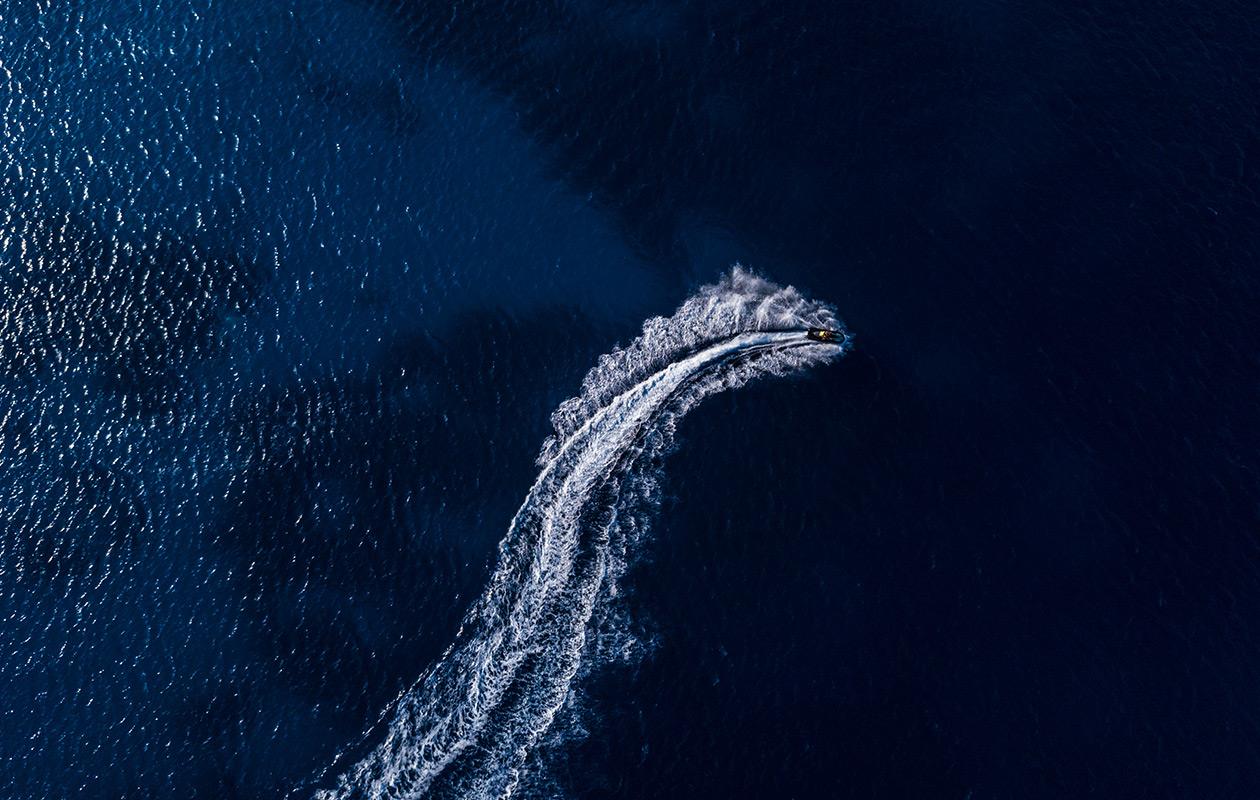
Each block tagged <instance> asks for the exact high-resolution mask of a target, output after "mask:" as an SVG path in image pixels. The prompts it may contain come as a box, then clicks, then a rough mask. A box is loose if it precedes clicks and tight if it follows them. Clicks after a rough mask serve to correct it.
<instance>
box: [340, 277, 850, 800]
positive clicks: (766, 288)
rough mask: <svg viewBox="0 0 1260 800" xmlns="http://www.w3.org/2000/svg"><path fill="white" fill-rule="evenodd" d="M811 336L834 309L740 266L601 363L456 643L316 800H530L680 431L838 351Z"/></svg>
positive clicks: (600, 646) (546, 454) (547, 449)
mask: <svg viewBox="0 0 1260 800" xmlns="http://www.w3.org/2000/svg"><path fill="white" fill-rule="evenodd" d="M809 328H828V329H834V330H840V329H841V325H840V323H839V321H838V320H837V319H836V317H835V314H834V312H833V311H832V309H830V308H829V307H827V306H825V305H823V304H820V303H817V302H814V301H810V300H807V299H806V298H804V297H803V296H801V295H800V294H799V293H798V292H797V291H796V290H795V289H793V288H791V287H786V288H784V287H779V286H776V285H774V284H772V283H769V282H768V281H765V280H764V279H762V278H759V277H757V276H755V275H753V274H751V273H749V272H747V271H745V270H743V269H742V268H740V267H735V268H734V270H732V272H731V273H730V274H728V275H726V276H725V277H723V279H722V280H721V281H719V282H718V283H717V284H714V285H712V286H706V287H704V288H702V289H701V290H700V291H699V292H698V293H697V294H696V295H694V296H692V297H691V298H689V299H688V300H687V301H686V302H685V303H683V305H682V306H680V307H679V309H678V310H677V311H676V312H675V313H674V315H673V316H671V317H667V318H665V317H658V318H655V319H651V320H648V321H647V322H646V323H645V324H644V326H643V334H642V335H641V336H640V337H639V338H638V339H636V340H635V341H634V342H633V343H632V344H630V345H629V346H628V347H626V348H624V349H618V350H614V351H613V352H612V353H610V354H608V355H605V356H603V357H601V358H600V360H599V364H598V365H597V366H596V367H595V368H594V369H592V370H591V371H590V373H588V374H587V376H586V379H585V380H584V381H583V384H582V392H581V394H580V395H579V396H578V397H575V398H573V399H571V400H568V401H566V402H564V403H563V404H561V406H560V407H559V408H558V409H557V410H556V412H555V413H554V414H553V415H552V423H553V425H554V427H555V434H554V435H553V436H551V437H549V438H548V439H547V441H546V443H545V444H544V445H543V448H542V451H541V453H540V455H539V458H538V464H539V467H540V472H539V474H538V478H537V480H536V481H535V482H534V485H533V488H531V489H530V491H529V495H528V496H527V497H526V498H525V502H524V503H523V504H522V505H521V508H520V510H519V511H517V513H516V517H515V518H514V519H513V520H512V524H511V526H510V527H509V528H508V532H507V535H506V536H505V537H504V538H503V541H502V542H501V543H500V545H499V563H498V566H497V568H496V570H495V573H494V575H493V577H492V578H491V580H490V583H489V586H488V587H487V588H486V590H485V593H484V594H483V595H482V596H481V598H480V599H479V600H478V601H477V602H476V603H475V604H474V605H473V607H472V608H471V609H470V610H469V612H468V614H467V616H466V618H465V620H464V623H463V625H462V627H461V628H460V631H459V633H458V634H457V636H456V638H455V641H454V643H452V644H451V646H450V647H449V648H448V649H447V651H446V652H445V653H444V654H443V656H442V657H441V658H440V659H439V660H438V662H437V663H436V664H435V665H434V666H433V667H432V668H430V670H429V671H428V673H426V674H425V675H424V676H423V677H422V678H421V679H420V680H419V681H418V682H417V683H416V684H415V686H414V687H413V688H412V689H411V690H410V691H408V692H407V693H405V694H404V695H403V696H402V697H401V698H399V700H398V701H397V703H396V704H395V705H394V706H393V708H392V718H391V719H390V722H389V725H388V730H387V731H386V732H385V738H384V741H382V742H381V743H380V744H379V745H377V746H376V748H375V749H374V750H373V751H372V752H370V753H369V754H368V755H367V756H366V757H364V758H363V759H362V760H361V761H360V762H358V763H357V764H355V765H353V766H352V767H350V768H349V769H348V770H346V771H345V772H344V773H343V774H341V775H340V777H339V778H338V779H337V782H336V785H335V786H334V787H333V788H331V789H327V790H324V791H321V792H319V793H318V794H317V798H318V800H343V799H344V800H348V799H349V798H373V800H375V799H376V798H417V797H424V796H442V797H467V798H498V797H510V796H513V795H514V794H518V795H519V794H522V793H524V791H523V789H522V787H523V786H528V785H529V783H530V782H531V781H536V780H537V776H530V775H528V774H527V773H528V772H529V770H530V769H531V765H532V763H533V762H531V760H530V759H531V755H533V754H534V751H535V750H536V749H537V748H538V746H539V745H540V743H541V742H542V740H543V739H544V737H546V736H547V735H548V734H554V733H555V726H556V721H557V719H558V717H560V716H561V715H563V714H564V713H565V711H566V707H567V705H568V703H569V700H570V698H571V693H572V692H573V691H574V690H575V684H576V683H578V682H580V681H577V680H576V679H578V678H580V677H581V676H582V675H584V674H586V672H587V671H589V670H590V669H591V668H592V667H595V666H598V665H599V664H600V663H602V662H605V661H608V660H610V659H612V658H615V657H616V653H615V652H613V651H615V649H616V647H613V648H611V649H610V648H609V647H608V646H607V645H606V643H605V642H603V641H598V640H602V639H606V638H607V636H606V635H604V634H605V633H606V631H607V628H608V620H607V614H606V613H605V612H606V610H607V608H608V607H609V604H610V598H612V597H613V596H615V595H616V593H617V586H618V581H619V580H620V578H621V577H622V575H623V573H624V571H625V569H626V567H627V566H628V565H629V563H630V561H631V560H632V558H633V546H634V544H635V543H636V542H637V541H638V539H639V537H640V535H641V531H642V525H643V515H642V513H640V511H641V509H642V508H643V506H644V505H649V504H650V503H651V500H652V496H653V493H654V490H655V481H656V471H657V467H656V461H657V459H658V457H659V456H660V455H661V454H662V453H663V452H665V451H666V450H667V449H668V448H669V446H670V445H671V443H672V441H673V431H674V427H675V425H676V423H677V422H678V420H679V419H680V418H681V417H682V416H683V415H684V414H686V413H687V411H688V410H690V409H691V408H693V407H694V406H695V405H696V403H698V402H699V401H700V400H702V399H704V398H705V397H707V396H709V395H711V394H713V393H715V392H719V391H722V390H724V389H728V388H733V387H736V386H740V385H743V384H744V383H746V382H747V381H749V380H751V379H752V378H754V377H757V376H761V375H782V374H786V373H789V372H794V371H796V370H799V369H802V368H805V367H808V366H811V365H815V364H819V363H822V362H825V361H828V360H831V359H834V358H836V357H838V356H840V355H841V354H842V353H844V351H845V350H846V348H847V344H832V343H823V342H819V341H816V340H814V339H810V338H808V337H807V336H806V331H807V329H809ZM614 638H615V637H614Z"/></svg>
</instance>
